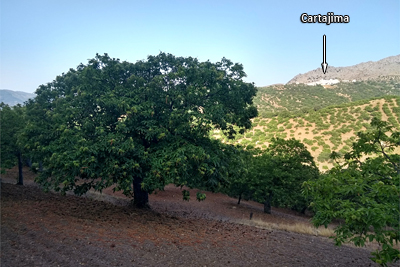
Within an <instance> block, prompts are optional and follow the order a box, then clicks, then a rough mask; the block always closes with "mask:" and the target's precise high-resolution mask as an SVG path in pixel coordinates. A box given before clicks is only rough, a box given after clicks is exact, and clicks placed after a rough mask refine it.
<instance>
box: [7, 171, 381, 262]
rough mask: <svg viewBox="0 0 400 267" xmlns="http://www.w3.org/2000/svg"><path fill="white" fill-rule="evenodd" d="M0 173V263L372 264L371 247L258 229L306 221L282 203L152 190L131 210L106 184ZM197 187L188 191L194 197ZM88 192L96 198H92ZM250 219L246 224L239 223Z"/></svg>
mask: <svg viewBox="0 0 400 267" xmlns="http://www.w3.org/2000/svg"><path fill="white" fill-rule="evenodd" d="M15 177H16V170H15V169H13V170H11V171H9V172H8V174H6V175H2V183H1V266H3V267H6V266H12V267H14V266H29V267H32V266H377V265H376V264H375V263H373V262H372V261H371V260H369V257H370V250H368V249H365V248H354V247H349V246H342V247H335V246H334V244H333V241H332V240H329V239H328V238H326V237H320V236H313V235H306V234H299V233H293V232H286V231H280V230H274V229H272V230H271V229H265V228H264V229H262V228H259V227H255V226H252V225H251V222H250V220H249V214H250V212H253V214H254V215H253V220H255V219H258V220H259V221H260V220H261V221H265V222H269V223H276V224H280V223H281V224H295V223H298V222H304V223H308V221H309V219H310V218H309V217H307V216H305V215H299V214H296V213H295V212H292V211H287V210H284V209H273V210H272V212H273V214H272V215H267V214H264V213H263V212H262V205H260V204H258V203H254V202H250V201H249V202H247V201H244V202H243V203H241V204H240V205H237V204H236V202H237V200H236V199H233V198H229V197H227V196H224V195H222V194H213V193H207V199H206V200H205V201H204V202H197V201H195V200H191V201H189V202H184V201H183V200H182V196H181V192H180V188H175V187H174V186H167V187H166V188H165V191H162V192H159V193H158V194H152V195H150V205H151V210H137V209H134V208H132V207H130V206H129V205H127V204H128V203H129V199H127V198H125V197H123V196H122V195H121V194H112V191H111V190H105V191H103V194H102V195H100V194H96V193H90V194H88V195H87V197H77V196H73V195H67V196H61V195H59V194H55V193H44V192H43V191H41V190H40V188H39V187H38V186H37V185H36V184H35V183H34V182H33V177H34V175H33V174H32V173H29V172H28V171H27V170H25V185H24V186H18V185H15V181H16V180H15ZM195 192H196V191H195V190H193V191H191V196H192V198H195ZM93 198H97V199H101V200H102V201H100V200H96V199H93ZM245 221H247V222H249V223H247V224H250V225H244V224H239V222H241V223H243V222H245Z"/></svg>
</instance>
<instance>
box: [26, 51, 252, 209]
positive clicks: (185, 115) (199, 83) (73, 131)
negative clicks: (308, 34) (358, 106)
mask: <svg viewBox="0 0 400 267" xmlns="http://www.w3.org/2000/svg"><path fill="white" fill-rule="evenodd" d="M245 75H246V74H245V73H244V71H243V67H242V65H240V64H233V63H232V62H231V61H229V60H227V59H225V58H223V59H222V60H221V62H217V63H211V62H208V61H207V62H198V61H197V60H196V59H194V58H190V57H189V58H181V57H174V56H172V55H170V54H165V53H160V54H159V55H158V56H149V57H148V59H147V61H138V62H136V63H134V64H133V63H129V62H121V61H120V60H119V59H113V58H110V57H109V56H108V55H107V54H105V55H103V56H101V55H96V57H95V58H94V59H92V60H90V61H89V63H88V65H83V64H81V65H79V66H78V68H77V69H76V70H75V69H70V71H69V72H68V73H66V74H62V75H60V76H58V77H57V78H56V79H55V80H54V81H53V82H51V83H48V84H46V85H41V86H40V87H39V88H38V89H37V91H36V93H37V97H36V98H35V99H34V100H32V101H30V102H29V103H28V104H27V109H28V115H29V123H28V125H27V128H26V131H25V138H26V139H27V140H29V141H28V143H27V148H29V149H30V151H32V152H34V154H35V155H38V156H39V157H40V159H41V160H43V172H42V173H41V174H40V176H39V177H38V179H37V181H38V182H40V183H41V184H42V185H44V186H45V188H47V189H49V188H54V189H55V190H61V191H62V192H63V193H65V192H66V191H68V190H74V192H75V193H76V194H83V193H85V192H87V191H88V190H89V189H90V188H94V189H96V190H102V189H103V188H106V187H109V186H111V185H115V186H116V187H115V190H122V191H123V192H124V194H126V195H128V196H133V199H134V203H135V205H136V206H138V207H146V206H147V205H148V194H149V193H151V192H152V191H153V190H155V189H157V188H159V189H163V188H164V186H165V185H166V184H168V183H174V184H176V185H179V186H182V185H187V186H189V187H197V188H207V189H209V190H214V191H215V190H218V189H219V188H221V187H222V186H224V185H226V184H227V177H228V176H231V175H234V174H233V172H235V170H236V167H234V166H232V165H231V161H232V157H233V158H234V157H235V155H236V154H235V148H234V147H232V146H229V145H224V144H222V143H221V142H219V141H216V140H211V139H210V138H209V132H210V130H211V129H212V127H214V128H216V129H221V130H222V132H223V133H224V134H225V135H226V136H228V137H229V138H234V136H235V134H236V130H235V129H234V127H233V126H234V125H236V126H238V127H239V129H240V131H241V132H243V131H244V129H248V128H250V126H251V121H250V119H251V118H253V117H255V116H257V110H256V108H255V107H253V106H252V98H253V97H254V95H255V94H256V88H255V86H254V84H252V83H246V82H244V81H243V80H242V79H243V77H245ZM238 167H240V166H238ZM186 198H188V196H186ZM198 199H204V195H202V194H201V193H200V194H198Z"/></svg>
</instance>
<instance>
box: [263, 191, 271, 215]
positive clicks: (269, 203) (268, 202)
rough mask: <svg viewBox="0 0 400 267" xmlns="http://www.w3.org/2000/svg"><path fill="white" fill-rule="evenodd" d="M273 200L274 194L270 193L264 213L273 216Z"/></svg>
mask: <svg viewBox="0 0 400 267" xmlns="http://www.w3.org/2000/svg"><path fill="white" fill-rule="evenodd" d="M271 199H272V193H269V194H268V196H267V197H266V198H265V202H264V212H265V213H268V214H271Z"/></svg>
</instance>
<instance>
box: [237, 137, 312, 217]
mask: <svg viewBox="0 0 400 267" xmlns="http://www.w3.org/2000/svg"><path fill="white" fill-rule="evenodd" d="M251 152H252V155H251V156H250V157H249V156H247V157H246V162H248V163H247V164H248V167H247V172H248V174H247V175H246V176H243V177H242V179H238V180H236V181H234V185H235V187H233V189H235V191H234V192H240V193H241V194H242V195H245V196H247V198H251V199H254V200H256V201H259V202H261V203H264V212H265V213H271V206H272V205H274V206H277V207H288V208H292V209H295V210H298V211H302V212H304V210H305V209H306V207H307V206H308V202H307V199H306V198H305V197H304V196H303V195H302V194H301V185H302V183H303V182H304V181H307V180H310V179H317V178H318V175H319V172H318V168H317V167H316V165H315V162H314V159H313V157H312V156H311V154H310V152H309V151H307V149H306V147H305V146H304V145H303V144H302V143H301V142H300V141H298V140H296V139H294V138H292V139H289V140H284V139H281V138H273V139H272V144H271V145H270V146H269V147H268V149H267V150H265V151H262V150H259V149H254V150H252V151H251ZM237 196H239V197H240V194H237Z"/></svg>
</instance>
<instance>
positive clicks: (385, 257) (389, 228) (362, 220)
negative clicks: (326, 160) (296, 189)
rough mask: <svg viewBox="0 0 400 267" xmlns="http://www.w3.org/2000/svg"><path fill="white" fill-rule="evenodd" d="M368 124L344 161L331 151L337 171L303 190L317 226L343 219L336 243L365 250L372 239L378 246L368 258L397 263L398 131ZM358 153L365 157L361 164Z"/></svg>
mask: <svg viewBox="0 0 400 267" xmlns="http://www.w3.org/2000/svg"><path fill="white" fill-rule="evenodd" d="M371 126H372V127H371V128H372V129H371V130H369V131H367V132H360V133H359V134H358V140H357V142H355V143H354V145H353V146H352V148H351V151H350V152H348V153H346V154H345V155H344V158H343V160H341V157H340V155H339V154H337V153H332V155H331V157H332V159H334V160H336V164H337V166H336V167H334V168H332V169H331V170H330V171H329V172H328V173H327V174H326V175H322V176H321V177H320V179H318V180H313V181H312V180H310V181H308V182H306V183H304V185H303V188H304V193H305V195H306V196H308V197H310V198H311V199H312V204H311V206H312V208H313V210H314V211H315V216H314V217H313V223H314V225H315V226H316V227H318V226H320V225H325V227H327V226H328V224H329V223H330V222H331V221H332V220H333V219H336V220H338V219H339V220H342V221H343V222H345V223H343V224H340V225H339V226H338V227H337V228H336V230H335V233H336V236H335V237H334V238H335V241H336V244H337V245H341V244H342V243H346V242H352V243H354V245H356V246H364V245H365V242H367V241H369V242H371V241H373V240H376V241H377V242H378V243H379V244H381V245H382V247H381V249H380V250H377V251H376V252H373V253H372V255H373V257H372V260H373V261H375V262H376V263H378V264H381V265H384V266H386V264H387V263H389V262H396V261H398V260H400V251H399V250H398V249H396V248H395V247H394V245H395V244H398V242H399V241H400V213H399V197H400V185H399V180H400V155H399V154H393V150H394V148H396V147H397V148H398V147H400V131H399V130H396V129H395V128H393V126H389V124H388V123H387V122H382V121H380V120H378V119H374V120H372V122H371ZM363 155H368V156H369V157H368V158H367V159H366V160H364V161H362V160H361V157H362V156H363ZM371 156H373V157H371Z"/></svg>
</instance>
